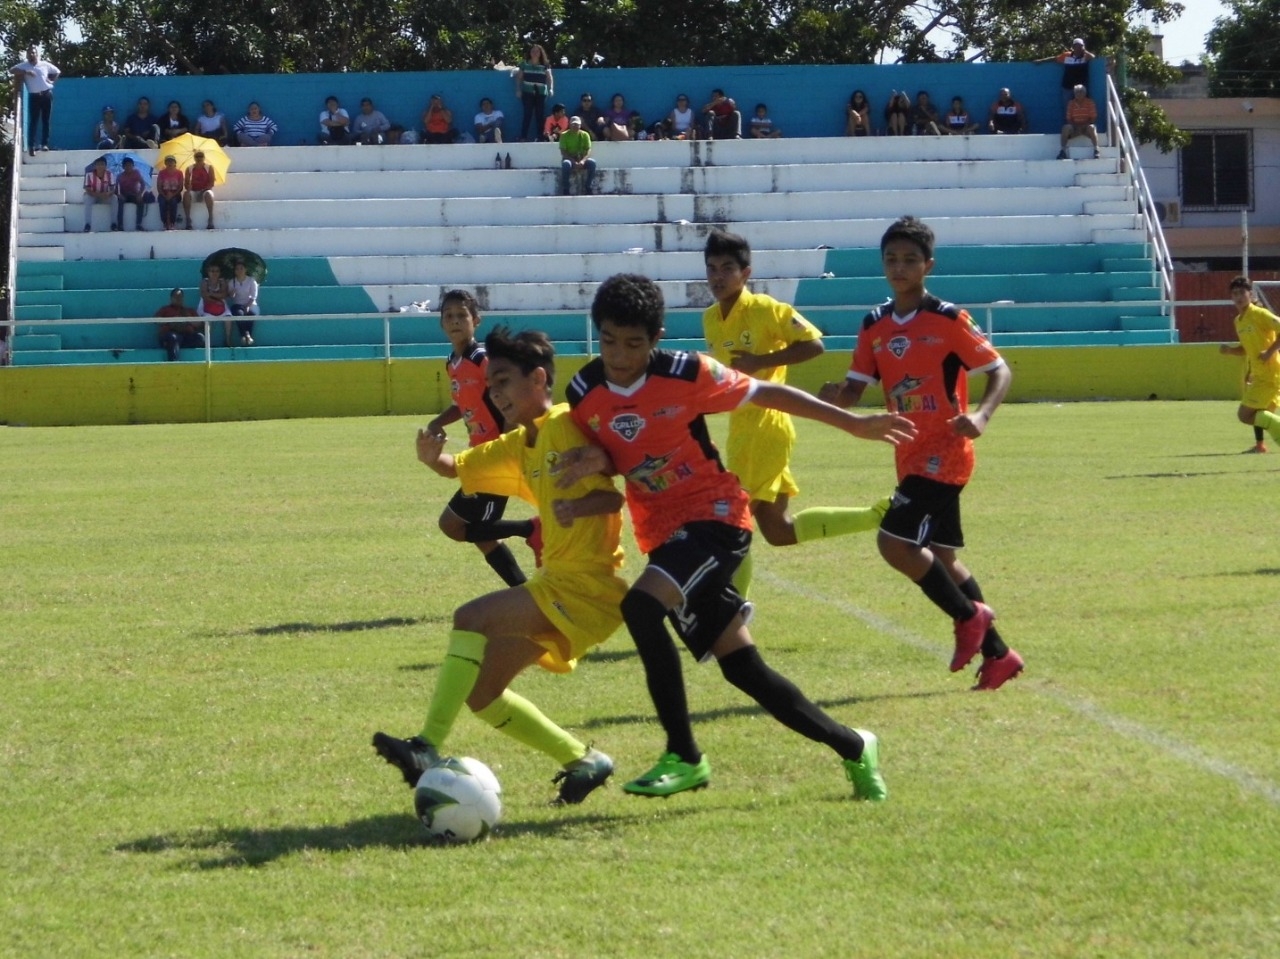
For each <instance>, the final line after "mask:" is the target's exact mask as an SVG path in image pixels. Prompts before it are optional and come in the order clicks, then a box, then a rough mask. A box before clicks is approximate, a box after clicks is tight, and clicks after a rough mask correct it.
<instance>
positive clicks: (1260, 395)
mask: <svg viewBox="0 0 1280 959" xmlns="http://www.w3.org/2000/svg"><path fill="white" fill-rule="evenodd" d="M1240 405H1241V406H1247V407H1249V409H1251V410H1270V409H1274V408H1275V407H1277V406H1280V380H1273V379H1264V378H1263V377H1260V376H1255V377H1253V379H1252V380H1250V381H1249V382H1247V383H1245V385H1244V398H1243V399H1242V400H1241V401H1240Z"/></svg>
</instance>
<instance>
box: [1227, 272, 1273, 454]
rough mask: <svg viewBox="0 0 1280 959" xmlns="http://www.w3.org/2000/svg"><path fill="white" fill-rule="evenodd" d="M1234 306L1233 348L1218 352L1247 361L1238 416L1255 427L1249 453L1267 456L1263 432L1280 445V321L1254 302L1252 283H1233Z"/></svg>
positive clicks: (1242, 278) (1237, 280)
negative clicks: (1279, 409) (1234, 337)
mask: <svg viewBox="0 0 1280 959" xmlns="http://www.w3.org/2000/svg"><path fill="white" fill-rule="evenodd" d="M1230 290H1231V302H1232V303H1233V304H1234V305H1235V308H1236V309H1237V310H1238V311H1239V313H1238V314H1237V315H1236V318H1235V327H1236V338H1237V339H1238V340H1239V341H1240V342H1239V343H1237V344H1234V345H1228V344H1225V343H1224V344H1223V345H1222V346H1221V347H1219V349H1220V350H1221V351H1222V352H1223V353H1225V354H1227V355H1228V356H1243V357H1244V396H1243V397H1242V398H1241V400H1240V408H1239V409H1238V410H1236V416H1238V417H1239V418H1240V422H1241V423H1244V424H1246V425H1247V426H1252V427H1253V435H1254V441H1255V442H1254V445H1253V447H1252V448H1251V449H1248V450H1245V452H1246V453H1265V452H1266V451H1267V447H1266V445H1265V444H1264V443H1263V442H1262V431H1263V430H1266V431H1267V432H1268V433H1270V434H1271V438H1272V439H1273V440H1275V441H1277V442H1280V416H1277V415H1276V407H1277V406H1280V355H1277V354H1280V318H1278V317H1276V315H1275V314H1274V313H1272V312H1271V311H1270V310H1266V309H1263V308H1262V307H1261V306H1259V305H1258V304H1257V303H1255V302H1254V301H1253V281H1252V280H1250V279H1249V278H1248V277H1247V276H1237V277H1236V278H1235V279H1234V280H1232V281H1231V287H1230Z"/></svg>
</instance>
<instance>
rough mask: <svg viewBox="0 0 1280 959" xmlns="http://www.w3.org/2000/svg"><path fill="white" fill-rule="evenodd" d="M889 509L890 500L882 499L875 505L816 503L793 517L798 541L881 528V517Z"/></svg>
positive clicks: (802, 541)
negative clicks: (816, 504)
mask: <svg viewBox="0 0 1280 959" xmlns="http://www.w3.org/2000/svg"><path fill="white" fill-rule="evenodd" d="M888 509H889V501H888V500H887V499H885V500H881V501H880V502H879V503H876V505H875V506H868V507H852V506H814V507H811V508H810V509H805V510H801V511H800V512H798V513H796V514H795V516H794V517H793V518H792V522H794V523H795V529H796V542H798V543H805V542H808V541H809V540H811V539H830V538H831V537H833V536H848V535H849V534H850V533H866V532H870V531H871V530H874V529H879V528H880V520H882V519H884V514H885V513H886V512H887V511H888Z"/></svg>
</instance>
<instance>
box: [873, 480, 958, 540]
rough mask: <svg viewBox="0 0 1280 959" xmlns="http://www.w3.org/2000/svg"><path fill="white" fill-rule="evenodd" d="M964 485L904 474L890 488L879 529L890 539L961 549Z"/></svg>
mask: <svg viewBox="0 0 1280 959" xmlns="http://www.w3.org/2000/svg"><path fill="white" fill-rule="evenodd" d="M963 491H964V486H963V485H960V486H957V485H955V484H954V483H939V482H938V481H937V480H931V479H928V478H926V477H924V476H908V477H907V478H906V479H904V480H903V481H902V482H901V483H899V484H898V488H897V489H896V490H894V491H893V500H892V501H891V502H890V504H889V512H887V513H885V515H884V520H883V522H881V523H880V531H881V532H882V533H885V534H887V535H889V536H892V537H893V538H894V539H901V540H905V541H906V542H908V543H915V545H917V546H928V545H929V544H930V543H933V544H936V545H938V546H945V547H949V548H950V549H964V530H963V529H962V528H961V526H960V494H961V492H963Z"/></svg>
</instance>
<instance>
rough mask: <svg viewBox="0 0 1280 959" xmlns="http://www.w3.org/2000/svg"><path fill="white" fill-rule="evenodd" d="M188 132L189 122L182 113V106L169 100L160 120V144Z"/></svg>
mask: <svg viewBox="0 0 1280 959" xmlns="http://www.w3.org/2000/svg"><path fill="white" fill-rule="evenodd" d="M190 132H191V121H190V120H188V119H187V116H186V114H185V113H183V112H182V104H181V103H179V102H178V101H177V100H170V101H169V106H168V108H167V109H166V110H165V114H164V116H162V117H161V118H160V142H161V143H164V142H165V141H166V140H172V139H173V138H174V137H180V136H182V134H184V133H190Z"/></svg>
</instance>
